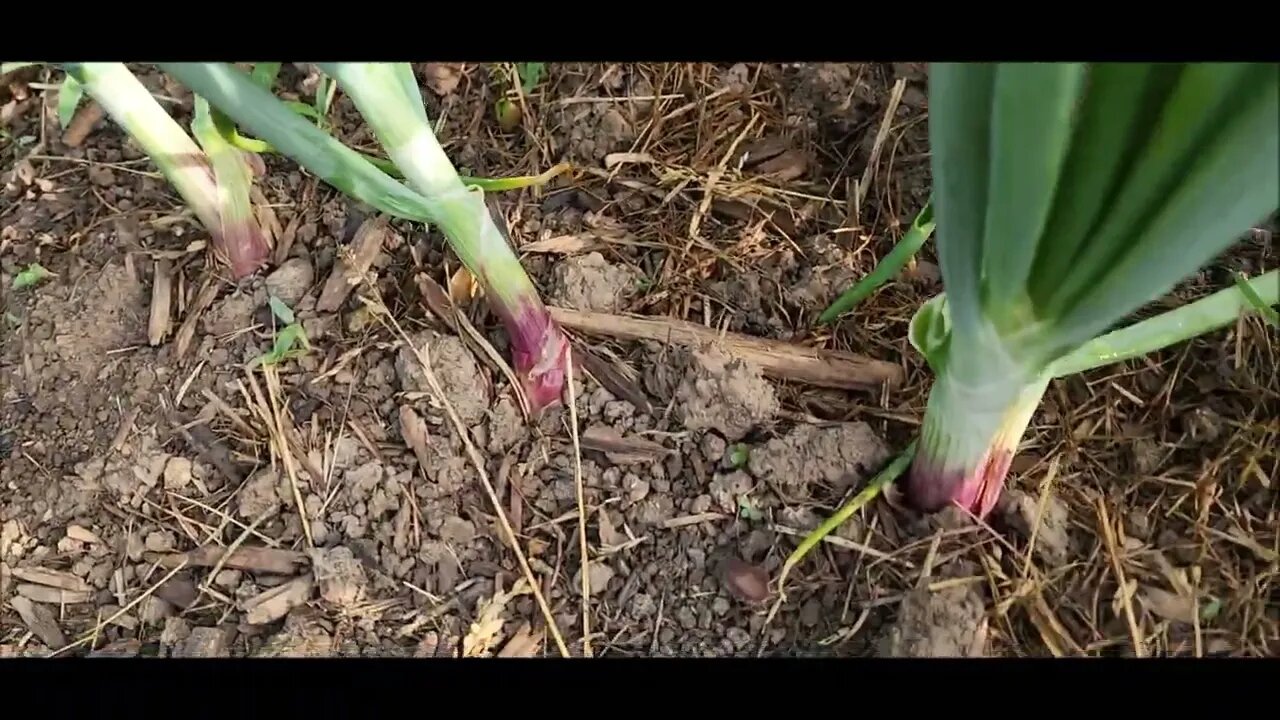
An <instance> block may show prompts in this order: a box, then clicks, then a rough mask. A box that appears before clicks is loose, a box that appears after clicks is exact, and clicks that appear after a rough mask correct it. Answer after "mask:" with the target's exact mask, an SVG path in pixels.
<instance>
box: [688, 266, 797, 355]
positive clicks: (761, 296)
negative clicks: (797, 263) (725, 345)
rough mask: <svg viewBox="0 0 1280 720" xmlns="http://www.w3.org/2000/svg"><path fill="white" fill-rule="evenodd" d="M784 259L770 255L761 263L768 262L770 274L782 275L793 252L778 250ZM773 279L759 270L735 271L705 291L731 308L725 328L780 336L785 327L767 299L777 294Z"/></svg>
mask: <svg viewBox="0 0 1280 720" xmlns="http://www.w3.org/2000/svg"><path fill="white" fill-rule="evenodd" d="M778 254H779V255H783V256H784V258H785V260H776V259H775V258H776V257H777V256H776V255H775V256H771V257H770V258H769V259H768V260H767V261H766V262H765V263H764V264H765V265H766V266H770V267H771V269H772V271H773V272H772V273H770V275H772V276H773V277H778V276H781V275H782V274H783V273H785V272H787V271H788V270H789V269H790V267H791V266H792V265H794V255H793V254H792V253H791V251H790V250H789V249H783V250H781V251H779V253H778ZM776 282H777V281H776V280H774V279H771V278H770V276H769V275H766V274H764V273H761V272H752V271H750V270H748V271H746V272H734V273H732V274H730V275H729V277H727V278H725V279H723V280H719V281H716V282H714V283H710V284H709V286H708V287H707V291H708V293H709V294H710V295H711V296H712V297H715V298H717V299H719V300H720V301H721V302H724V303H726V304H728V305H729V306H730V307H731V308H732V309H733V312H732V313H729V314H728V316H729V325H728V329H729V330H732V331H734V332H745V333H748V334H753V335H760V336H762V337H779V336H781V334H782V333H783V332H784V331H786V329H787V327H786V324H785V323H784V322H783V321H782V319H781V317H780V315H779V313H778V312H777V310H776V308H773V307H770V306H769V301H770V300H771V299H773V298H776V297H777V296H778V291H777V287H776Z"/></svg>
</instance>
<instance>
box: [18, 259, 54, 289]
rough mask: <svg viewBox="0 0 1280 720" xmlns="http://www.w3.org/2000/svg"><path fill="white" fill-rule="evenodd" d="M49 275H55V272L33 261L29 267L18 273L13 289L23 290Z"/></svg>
mask: <svg viewBox="0 0 1280 720" xmlns="http://www.w3.org/2000/svg"><path fill="white" fill-rule="evenodd" d="M47 277H53V273H51V272H49V271H48V270H46V269H45V268H44V266H43V265H41V264H39V263H31V264H30V265H28V266H27V268H26V269H25V270H23V271H21V272H19V273H18V274H17V276H15V277H14V278H13V289H14V290H21V289H22V288H25V287H30V286H32V285H35V284H36V283H39V282H40V281H41V280H44V279H45V278H47Z"/></svg>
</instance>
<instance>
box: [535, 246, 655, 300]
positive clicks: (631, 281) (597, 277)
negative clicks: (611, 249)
mask: <svg viewBox="0 0 1280 720" xmlns="http://www.w3.org/2000/svg"><path fill="white" fill-rule="evenodd" d="M639 277H640V274H639V273H638V272H636V271H635V270H633V269H631V268H630V267H628V266H626V265H615V264H611V263H610V262H608V261H607V260H605V259H604V256H603V255H601V254H600V253H598V252H591V253H587V254H586V255H577V256H574V257H569V258H565V259H564V260H563V261H561V262H560V263H559V264H558V265H557V266H556V268H555V282H556V284H555V285H554V286H553V287H552V297H553V298H554V299H555V301H556V303H558V304H560V305H563V306H565V307H570V308H573V309H575V310H586V311H590V312H603V313H617V312H620V311H622V310H623V309H624V306H625V304H626V302H627V301H628V300H629V299H630V297H631V295H632V294H633V293H634V291H635V289H636V283H637V281H638V280H639Z"/></svg>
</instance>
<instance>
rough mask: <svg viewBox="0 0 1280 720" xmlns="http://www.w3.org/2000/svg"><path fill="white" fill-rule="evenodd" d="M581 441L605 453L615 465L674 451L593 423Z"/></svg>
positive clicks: (644, 460) (585, 445)
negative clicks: (624, 435)
mask: <svg viewBox="0 0 1280 720" xmlns="http://www.w3.org/2000/svg"><path fill="white" fill-rule="evenodd" d="M581 441H582V447H583V448H584V449H586V450H595V451H597V452H602V453H604V454H605V455H606V456H608V458H609V461H610V462H612V463H613V464H615V465H630V464H633V463H641V462H650V461H652V460H654V459H655V458H658V457H662V456H663V455H667V454H669V453H671V452H673V451H672V450H669V449H667V448H665V447H663V446H662V445H659V444H658V443H656V442H653V441H652V440H646V439H644V438H640V437H635V436H630V437H623V436H622V434H621V433H619V432H618V431H617V430H616V429H614V428H612V427H610V426H608V425H592V426H591V427H589V428H587V430H586V432H584V433H582V438H581Z"/></svg>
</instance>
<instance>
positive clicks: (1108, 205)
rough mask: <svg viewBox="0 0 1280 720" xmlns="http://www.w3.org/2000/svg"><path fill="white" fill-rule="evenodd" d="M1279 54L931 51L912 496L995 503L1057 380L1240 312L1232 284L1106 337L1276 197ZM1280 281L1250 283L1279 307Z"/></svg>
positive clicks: (933, 502)
mask: <svg viewBox="0 0 1280 720" xmlns="http://www.w3.org/2000/svg"><path fill="white" fill-rule="evenodd" d="M1278 67H1280V66H1277V65H1276V64H1247V63H1223V64H1144V63H1116V64H1097V65H1090V64H1077V63H1061V64H978V63H973V64H955V65H952V64H937V65H934V66H933V68H932V71H931V77H930V102H929V110H930V128H929V133H930V143H931V146H932V164H933V178H934V183H935V186H934V195H933V203H932V209H933V211H934V213H935V220H936V223H937V235H938V237H937V240H936V244H937V251H938V257H939V264H940V267H941V270H942V278H943V284H944V287H945V291H946V292H945V293H944V295H942V296H939V297H938V298H935V300H934V301H931V302H930V303H928V304H926V305H925V306H924V307H923V308H921V310H920V311H919V312H918V313H917V315H916V316H915V317H914V318H913V320H912V326H911V340H912V342H913V344H914V345H915V346H916V348H917V349H919V350H920V352H921V353H922V354H923V355H924V357H925V358H926V360H927V362H928V364H929V366H930V368H931V369H932V370H933V371H934V373H935V375H936V380H935V383H934V385H933V387H932V389H931V391H930V394H929V400H928V406H927V409H926V413H925V418H924V424H923V429H922V432H921V436H920V442H919V447H918V450H917V453H916V457H915V460H914V462H913V463H912V465H911V468H910V470H909V471H908V473H907V477H906V483H905V489H906V497H907V499H908V501H909V502H910V503H912V504H913V505H914V506H915V507H917V508H918V509H920V510H924V511H934V510H938V509H941V508H943V507H945V506H948V505H951V504H959V505H960V506H962V507H964V508H966V509H968V510H970V511H971V512H973V513H974V514H975V515H977V516H979V517H982V516H984V515H986V514H987V513H988V512H990V510H991V509H992V508H993V507H994V505H995V502H996V500H997V498H998V497H999V495H1000V492H1001V490H1002V487H1003V484H1004V479H1005V476H1006V474H1007V472H1008V468H1009V463H1010V461H1011V459H1012V456H1013V454H1014V452H1015V451H1016V449H1017V445H1018V442H1019V440H1020V439H1021V437H1022V435H1023V434H1024V433H1025V431H1026V427H1027V424H1028V422H1029V421H1030V418H1031V416H1032V414H1033V412H1034V410H1035V408H1036V406H1037V405H1038V404H1039V402H1040V399H1041V397H1042V395H1043V393H1044V390H1045V388H1046V386H1047V384H1048V382H1049V381H1050V379H1052V378H1053V377H1055V376H1059V375H1061V374H1064V373H1067V372H1079V371H1080V370H1083V369H1087V368H1089V367H1092V366H1094V365H1097V364H1105V363H1107V362H1112V361H1115V360H1118V359H1123V358H1125V357H1133V356H1136V355H1140V354H1144V353H1146V352H1151V351H1153V350H1156V349H1159V348H1160V347H1163V346H1166V345H1168V344H1171V343H1173V342H1178V341H1180V340H1184V339H1186V338H1188V337H1191V336H1193V335H1196V334H1199V333H1200V332H1205V331H1207V330H1208V329H1212V328H1213V327H1216V326H1218V324H1219V323H1220V322H1221V321H1222V320H1223V318H1224V317H1229V316H1230V313H1231V312H1234V311H1236V310H1237V309H1238V308H1237V306H1240V304H1241V303H1242V298H1244V297H1245V294H1244V293H1242V292H1240V290H1239V289H1238V288H1232V289H1230V290H1225V291H1223V293H1226V294H1219V295H1217V296H1214V298H1213V300H1212V302H1208V303H1206V304H1204V305H1199V306H1192V307H1197V308H1198V309H1195V310H1183V311H1181V312H1179V311H1174V312H1171V313H1167V314H1165V315H1162V316H1159V317H1158V318H1154V319H1152V320H1148V321H1145V322H1144V323H1142V324H1139V325H1137V326H1134V329H1132V330H1130V331H1129V332H1126V331H1125V330H1120V331H1116V332H1115V333H1111V334H1108V335H1104V336H1103V337H1102V338H1098V336H1099V335H1100V334H1102V333H1104V332H1106V331H1108V330H1109V329H1111V328H1112V327H1113V326H1115V325H1116V324H1117V323H1119V322H1120V321H1122V320H1123V319H1124V318H1125V317H1127V316H1128V315H1129V314H1130V313H1133V312H1134V311H1136V310H1138V309H1140V308H1141V307H1142V306H1144V305H1145V304H1146V303H1148V302H1150V301H1152V300H1155V299H1157V298H1158V297H1160V296H1161V295H1163V294H1165V293H1167V292H1168V291H1170V290H1171V289H1172V288H1173V287H1174V286H1175V285H1176V284H1177V283H1178V282H1180V281H1181V280H1183V279H1185V278H1186V277H1187V276H1189V275H1190V274H1191V273H1193V272H1195V271H1196V270H1197V269H1199V268H1201V267H1203V266H1205V265H1207V264H1208V263H1209V262H1210V261H1211V260H1213V259H1214V258H1215V257H1216V256H1217V255H1218V254H1220V253H1221V252H1223V251H1224V250H1226V249H1227V248H1228V247H1229V246H1231V245H1232V244H1233V242H1234V241H1235V240H1236V239H1237V238H1239V237H1240V236H1241V235H1242V234H1243V233H1244V232H1245V231H1246V230H1248V229H1249V227H1250V226H1251V225H1252V224H1253V223H1256V222H1259V221H1261V220H1263V219H1265V218H1266V217H1267V215H1268V214H1269V213H1270V212H1272V211H1273V210H1274V209H1275V208H1276V206H1277V198H1280V165H1278V163H1280V160H1278V158H1280V148H1278V147H1277V134H1278V129H1280V107H1278V102H1277V97H1278V93H1280V90H1278V88H1280V72H1278ZM1278 286H1280V280H1278V279H1277V276H1276V274H1275V273H1270V274H1268V275H1264V276H1262V277H1260V278H1256V279H1255V280H1254V281H1252V282H1251V283H1250V288H1251V289H1252V290H1253V291H1254V292H1255V293H1256V294H1257V295H1258V296H1259V297H1260V298H1261V299H1262V301H1263V302H1267V303H1268V304H1274V303H1275V302H1276V295H1277V290H1278V289H1280V287H1278ZM1206 308H1208V310H1206ZM1224 313H1225V314H1224Z"/></svg>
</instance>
